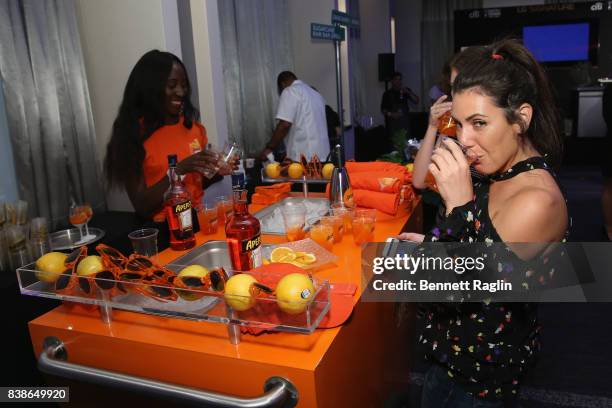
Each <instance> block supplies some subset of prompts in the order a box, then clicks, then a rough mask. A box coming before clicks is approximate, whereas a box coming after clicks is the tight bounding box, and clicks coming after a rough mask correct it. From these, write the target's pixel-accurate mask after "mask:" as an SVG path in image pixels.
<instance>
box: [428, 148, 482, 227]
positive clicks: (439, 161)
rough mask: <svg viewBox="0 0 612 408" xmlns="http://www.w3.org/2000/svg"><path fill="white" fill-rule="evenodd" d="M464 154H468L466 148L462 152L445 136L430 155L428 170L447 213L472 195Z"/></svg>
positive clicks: (468, 169) (468, 170)
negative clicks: (434, 180)
mask: <svg viewBox="0 0 612 408" xmlns="http://www.w3.org/2000/svg"><path fill="white" fill-rule="evenodd" d="M466 154H468V155H469V152H468V151H467V150H466V152H464V151H463V150H462V149H461V147H460V146H459V145H458V144H457V142H456V141H454V140H453V139H449V138H447V139H446V140H444V141H443V142H442V144H441V146H440V147H438V148H437V149H435V150H434V153H433V155H432V156H431V162H432V163H431V164H430V165H429V171H430V172H431V174H432V175H433V176H434V178H435V179H436V185H437V187H438V191H439V193H440V195H441V196H442V199H443V200H444V204H445V205H446V214H447V215H448V214H449V213H450V212H451V210H452V209H453V208H455V207H459V206H462V205H464V204H465V203H467V202H468V201H470V200H472V198H473V196H474V190H473V187H472V176H471V174H470V165H469V163H468V158H466ZM472 157H473V156H472ZM470 160H471V159H470Z"/></svg>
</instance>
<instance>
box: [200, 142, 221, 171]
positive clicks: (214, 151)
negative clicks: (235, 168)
mask: <svg viewBox="0 0 612 408" xmlns="http://www.w3.org/2000/svg"><path fill="white" fill-rule="evenodd" d="M206 151H208V152H211V153H213V154H214V155H215V156H216V157H217V161H219V160H220V158H221V153H220V152H219V151H218V150H217V148H215V147H214V146H213V145H212V144H211V143H209V144H207V145H206ZM218 171H219V166H218V165H217V169H216V170H214V171H213V170H204V171H203V172H202V173H203V174H204V176H206V178H209V179H211V178H213V176H214V175H215V174H217V172H218Z"/></svg>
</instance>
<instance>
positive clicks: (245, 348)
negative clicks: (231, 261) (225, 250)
mask: <svg viewBox="0 0 612 408" xmlns="http://www.w3.org/2000/svg"><path fill="white" fill-rule="evenodd" d="M260 208H261V207H257V206H251V211H252V212H255V211H257V210H258V209H260ZM421 225H422V211H421V205H420V203H419V204H418V205H417V206H416V208H415V209H414V210H413V211H412V212H411V213H410V214H408V213H406V212H404V214H403V215H400V216H398V217H395V218H390V217H384V218H383V217H379V219H378V220H377V223H376V230H375V234H376V241H378V242H380V241H384V240H385V239H386V238H387V237H389V236H394V235H396V234H397V233H399V232H400V231H402V230H410V231H420V229H421ZM282 238H284V237H277V236H269V235H265V236H264V243H277V242H282V241H283V239H282ZM213 239H224V233H223V232H221V231H220V232H219V233H217V234H215V235H207V236H204V235H201V234H198V236H197V244H196V245H200V244H202V243H204V242H206V241H208V240H213ZM333 252H334V254H335V255H337V256H338V258H339V259H338V262H337V265H335V266H334V267H330V268H326V269H324V270H321V271H318V272H316V273H315V276H316V277H317V278H328V279H330V280H331V281H334V282H353V283H355V284H358V285H360V284H361V272H360V248H359V247H357V246H356V245H355V244H354V243H353V240H352V236H351V235H350V234H349V235H348V236H345V238H344V239H343V241H342V242H341V243H339V244H335V245H334V249H333ZM181 255H183V252H176V251H172V250H166V251H164V252H162V253H161V254H160V258H161V261H163V262H170V261H172V260H173V259H176V258H177V257H179V256H181ZM359 293H360V291H358V292H357V294H356V296H355V303H356V305H355V308H354V312H353V315H352V317H351V318H350V319H349V321H348V322H347V323H346V324H344V325H343V326H342V327H338V328H333V329H318V330H315V332H314V333H313V334H311V335H303V334H293V333H272V334H268V333H266V334H262V335H259V336H252V335H242V340H241V343H240V344H238V345H232V344H230V342H229V341H228V334H227V327H226V326H225V325H222V324H217V323H202V322H192V321H186V320H179V319H169V318H163V317H157V316H150V315H144V314H138V313H132V312H126V311H119V310H114V311H113V320H112V323H111V324H109V325H106V324H104V323H103V322H102V320H101V319H100V314H99V312H98V311H97V309H94V308H91V307H87V306H80V305H71V304H64V305H62V306H59V307H57V308H56V309H54V310H52V311H51V312H49V313H46V314H45V315H43V316H41V317H39V318H37V319H35V320H33V321H31V322H30V323H29V327H30V334H31V338H32V344H33V347H34V351H35V353H36V355H39V354H40V352H41V351H42V344H43V340H44V338H45V337H47V336H55V337H57V338H59V339H61V340H62V341H63V342H64V344H65V345H66V349H67V351H68V362H71V363H77V364H81V365H86V366H91V367H96V368H103V369H106V370H110V371H116V372H120V373H124V374H131V375H135V376H140V377H144V378H150V379H155V380H159V381H164V382H168V383H174V384H180V385H185V386H190V387H194V388H199V389H204V390H208V391H215V392H220V393H224V394H230V395H236V396H242V397H252V396H257V395H260V394H261V393H262V386H263V384H264V382H265V381H266V380H267V379H268V378H270V377H273V376H280V377H284V378H286V379H288V380H290V381H291V382H292V383H293V384H294V385H295V386H296V388H297V389H298V392H299V404H298V406H300V407H341V406H355V407H357V406H359V407H361V406H381V405H382V401H383V399H384V398H385V396H386V392H387V391H388V389H389V387H391V386H393V385H394V384H399V383H401V382H402V381H403V378H405V377H407V374H408V366H407V364H408V361H407V358H406V356H407V349H408V346H409V343H410V340H409V338H408V336H409V334H410V325H409V324H400V323H401V322H396V320H397V319H396V313H395V312H394V311H395V310H396V305H395V304H393V303H366V302H359ZM395 346H397V347H395ZM390 353H393V355H391V354H390Z"/></svg>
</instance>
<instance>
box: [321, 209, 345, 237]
mask: <svg viewBox="0 0 612 408" xmlns="http://www.w3.org/2000/svg"><path fill="white" fill-rule="evenodd" d="M321 224H323V225H329V226H331V227H332V229H333V237H334V243H335V244H337V243H338V242H342V237H343V236H344V220H343V219H342V217H340V216H338V215H328V216H326V217H321Z"/></svg>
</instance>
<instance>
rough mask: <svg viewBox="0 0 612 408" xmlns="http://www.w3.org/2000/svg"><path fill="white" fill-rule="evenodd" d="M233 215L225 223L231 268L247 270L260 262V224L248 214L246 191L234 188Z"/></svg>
mask: <svg viewBox="0 0 612 408" xmlns="http://www.w3.org/2000/svg"><path fill="white" fill-rule="evenodd" d="M233 198H234V215H232V217H231V218H230V219H229V220H228V222H227V224H226V225H225V236H226V238H227V247H228V250H229V255H230V259H231V261H232V268H234V270H235V271H249V270H251V269H253V268H257V267H258V266H261V264H262V257H261V225H260V223H259V220H258V219H257V218H255V217H254V216H252V215H251V214H249V210H248V205H247V191H246V190H240V189H237V190H234V191H233Z"/></svg>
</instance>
